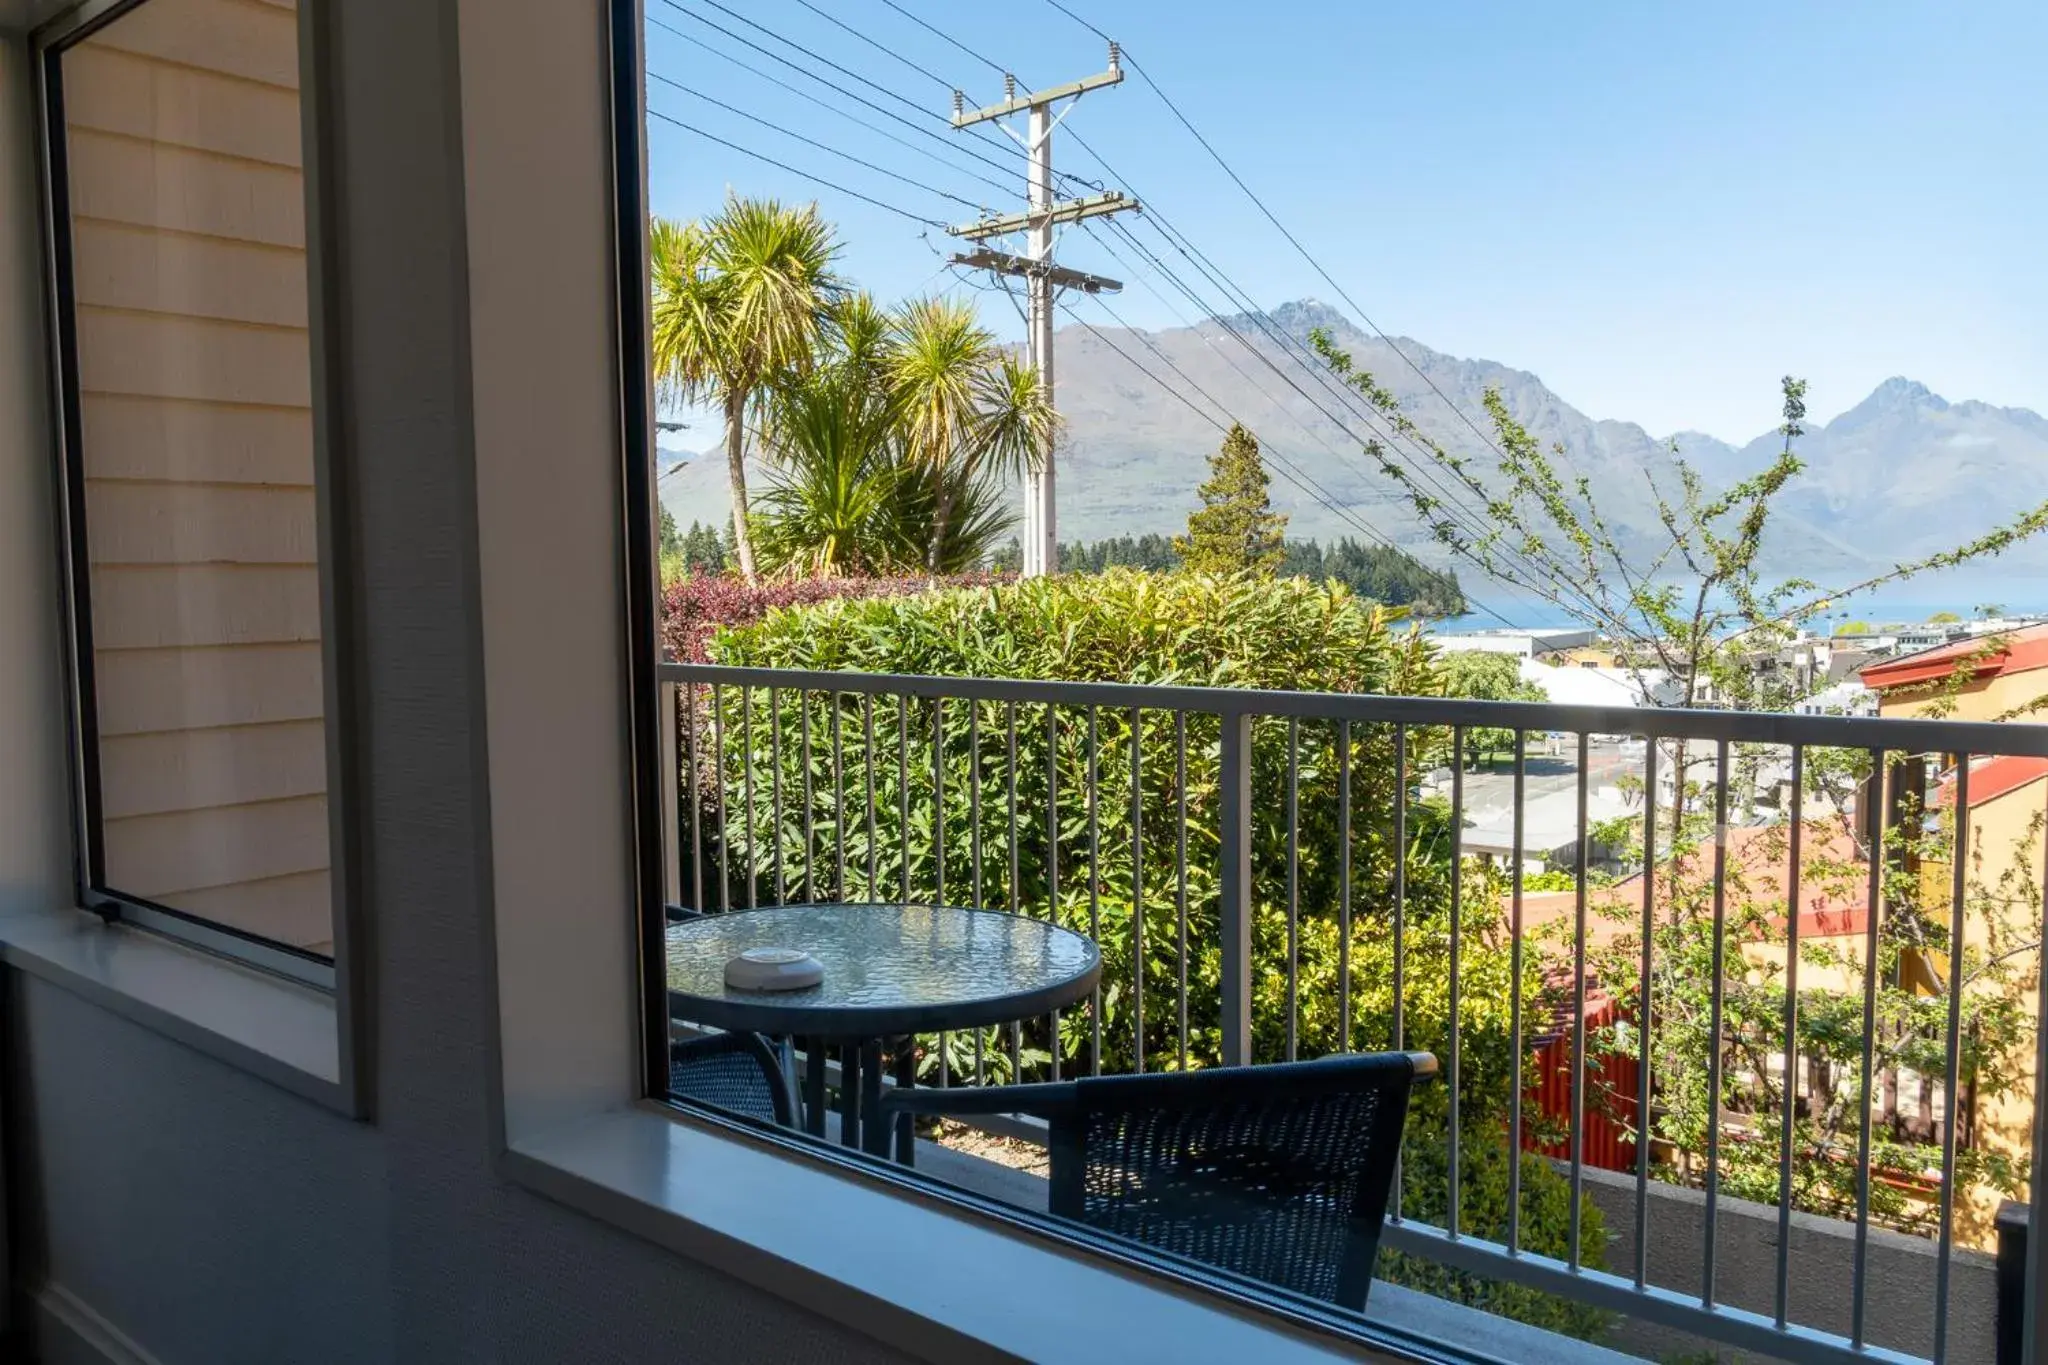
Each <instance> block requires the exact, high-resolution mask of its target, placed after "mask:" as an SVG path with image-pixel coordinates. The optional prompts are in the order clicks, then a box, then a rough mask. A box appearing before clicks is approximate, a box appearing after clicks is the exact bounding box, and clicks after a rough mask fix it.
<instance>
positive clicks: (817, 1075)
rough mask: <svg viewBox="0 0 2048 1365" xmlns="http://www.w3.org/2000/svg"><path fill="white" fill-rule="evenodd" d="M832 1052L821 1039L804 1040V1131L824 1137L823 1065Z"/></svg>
mask: <svg viewBox="0 0 2048 1365" xmlns="http://www.w3.org/2000/svg"><path fill="white" fill-rule="evenodd" d="M831 1055H832V1050H831V1049H830V1048H828V1047H826V1046H825V1040H824V1039H822V1038H806V1039H804V1113H803V1124H804V1131H805V1132H806V1133H809V1134H810V1135H811V1136H812V1137H820V1138H821V1137H823V1136H825V1063H826V1061H827V1060H828V1059H829V1058H830V1057H831Z"/></svg>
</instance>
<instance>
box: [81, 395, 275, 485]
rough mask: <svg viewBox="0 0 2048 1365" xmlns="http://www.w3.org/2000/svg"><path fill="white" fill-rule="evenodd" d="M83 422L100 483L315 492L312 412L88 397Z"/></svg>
mask: <svg viewBox="0 0 2048 1365" xmlns="http://www.w3.org/2000/svg"><path fill="white" fill-rule="evenodd" d="M79 416H80V418H81V425H82V426H83V427H84V436H85V439H84V442H83V444H84V447H85V449H84V451H83V452H82V453H83V454H84V456H85V461H86V467H87V472H88V473H89V475H90V476H91V477H93V478H95V479H158V480H171V481H176V482H190V483H244V484H267V485H288V486H290V487H294V488H311V487H312V486H313V413H312V410H311V409H310V408H230V407H222V406H220V405H219V404H216V403H190V402H183V401H179V400H176V399H168V398H145V397H138V396H135V395H132V394H108V393H88V394H82V395H80V397H79Z"/></svg>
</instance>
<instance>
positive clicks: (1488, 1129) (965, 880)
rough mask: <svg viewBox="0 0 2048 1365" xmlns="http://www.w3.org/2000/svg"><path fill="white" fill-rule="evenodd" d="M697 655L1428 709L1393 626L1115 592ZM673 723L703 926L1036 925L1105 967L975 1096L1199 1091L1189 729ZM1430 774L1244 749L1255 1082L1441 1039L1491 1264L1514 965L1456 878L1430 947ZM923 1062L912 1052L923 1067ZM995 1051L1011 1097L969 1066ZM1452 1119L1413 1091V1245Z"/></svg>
mask: <svg viewBox="0 0 2048 1365" xmlns="http://www.w3.org/2000/svg"><path fill="white" fill-rule="evenodd" d="M708 653H709V656H710V657H711V658H712V659H713V660H714V661H716V662H719V663H725V664H732V665H744V666H754V667H763V668H782V669H800V670H807V671H821V672H831V671H854V672H862V673H888V674H901V675H927V676H951V677H962V676H969V677H993V678H1024V679H1040V680H1050V681H1066V682H1134V683H1148V684H1178V685H1189V686H1197V687H1236V688H1258V689H1268V690H1276V689H1285V690H1304V691H1328V692H1354V693H1397V694H1410V695H1440V694H1441V693H1442V690H1443V685H1444V684H1443V675H1442V671H1441V670H1440V669H1439V668H1438V666H1437V664H1436V661H1435V658H1434V654H1433V651H1432V649H1431V648H1430V646H1429V645H1428V644H1427V642H1426V641H1425V640H1423V638H1422V637H1421V636H1420V634H1419V633H1417V632H1416V631H1414V630H1413V629H1410V628H1408V627H1407V626H1406V625H1405V624H1404V622H1403V620H1402V617H1401V613H1400V612H1399V611H1389V610H1387V609H1384V608H1381V607H1379V606H1376V605H1373V604H1371V603H1367V602H1363V601H1361V600H1360V599H1358V598H1357V597H1355V596H1353V595H1352V594H1351V593H1350V592H1349V591H1348V590H1347V589H1345V588H1343V587H1341V586H1338V585H1335V584H1312V583H1309V582H1307V581H1305V580H1301V579H1279V580H1267V579H1260V578H1257V577H1254V576H1250V575H1246V576H1239V577H1211V576H1205V575H1198V574H1190V573H1176V574H1167V575H1156V574H1147V573H1142V572H1137V571H1130V570H1114V571H1111V572H1108V573H1105V574H1102V575H1100V576H1090V577H1054V578H1036V579H1028V580H1022V581H1018V582H1014V583H996V584H989V585H984V586H976V587H954V588H947V589H941V590H937V591H927V592H919V593H915V594H905V593H902V592H895V593H889V594H872V595H867V596H853V595H826V594H820V595H819V597H818V598H817V599H813V600H808V601H800V602H795V603H793V604H790V605H776V606H773V607H771V608H769V609H767V610H764V611H762V612H760V613H758V615H757V617H756V619H754V620H752V621H751V623H748V624H737V625H729V626H727V627H725V628H723V629H720V630H719V631H718V632H717V633H716V635H715V636H714V637H713V638H712V640H711V641H710V643H709V649H708ZM686 705H687V714H686V716H685V721H686V724H685V725H684V727H683V729H684V732H685V733H686V734H688V735H691V736H693V737H694V739H693V741H692V742H693V744H694V746H695V747H694V748H693V750H692V755H691V756H692V757H693V759H695V760H696V761H697V762H698V766H699V770H700V782H701V783H702V786H703V792H704V797H703V799H702V801H701V802H700V807H699V812H698V819H697V821H696V822H695V831H694V833H693V834H692V835H690V836H689V837H688V838H687V840H686V842H687V843H688V844H689V846H690V847H691V848H693V849H697V850H699V851H700V854H701V858H702V861H701V862H700V863H699V864H698V870H697V875H699V876H701V877H702V878H703V884H704V886H705V888H706V890H705V893H704V894H705V899H706V901H707V902H708V903H709V904H710V905H711V906H712V907H713V908H719V907H723V906H727V905H745V904H749V903H768V902H770V901H773V900H775V899H777V898H779V899H781V900H782V901H785V902H802V901H852V902H862V901H899V900H911V901H917V900H937V901H945V902H949V903H954V904H979V905H987V906H992V907H999V908H1011V909H1015V910H1018V911H1020V912H1021V913H1025V914H1029V915H1033V916H1040V917H1048V916H1049V917H1050V918H1052V919H1053V920H1055V921H1056V922H1058V923H1060V924H1063V925H1066V926H1068V927H1070V928H1074V929H1077V930H1079V931H1081V932H1083V933H1087V934H1089V935H1090V936H1091V937H1092V938H1094V939H1095V941H1096V942H1097V944H1098V945H1100V947H1101V950H1102V956H1103V977H1102V980H1103V989H1102V992H1101V998H1100V1000H1099V1001H1096V1002H1090V1003H1089V1004H1087V1005H1084V1006H1081V1007H1077V1008H1075V1009H1072V1010H1069V1011H1067V1012H1066V1013H1065V1014H1064V1015H1063V1017H1062V1018H1061V1019H1060V1021H1059V1026H1058V1028H1057V1030H1055V1029H1054V1027H1053V1025H1052V1023H1051V1021H1049V1020H1044V1019H1040V1020H1034V1021H1027V1022H1026V1023H1025V1024H1024V1025H1023V1026H1022V1028H1020V1029H1018V1030H1016V1031H1015V1032H1014V1033H1012V1032H1010V1031H1008V1030H988V1031H987V1032H986V1033H985V1034H984V1035H983V1036H982V1037H981V1038H980V1039H969V1040H968V1041H969V1044H970V1046H971V1048H972V1055H978V1056H979V1057H980V1058H981V1059H982V1062H983V1070H984V1072H985V1073H986V1074H988V1075H989V1076H990V1078H992V1079H1010V1078H1011V1077H1012V1076H1022V1077H1023V1078H1025V1079H1033V1078H1042V1077H1043V1076H1044V1075H1045V1074H1046V1072H1047V1071H1048V1070H1049V1065H1048V1063H1049V1062H1050V1056H1049V1055H1048V1054H1052V1053H1057V1054H1058V1056H1059V1058H1060V1059H1061V1061H1062V1068H1063V1070H1064V1071H1065V1072H1066V1073H1067V1074H1072V1073H1073V1072H1074V1071H1076V1070H1084V1071H1085V1070H1088V1069H1090V1068H1093V1067H1098V1066H1099V1068H1100V1069H1101V1070H1103V1071H1108V1072H1116V1071H1129V1070H1134V1069H1137V1068H1138V1067H1139V1066H1140V1065H1141V1064H1142V1066H1143V1067H1144V1068H1145V1069H1148V1070H1159V1069H1173V1068H1179V1067H1190V1068H1192V1067H1204V1066H1214V1065H1217V1064H1218V1063H1219V1062H1220V1061H1221V1060H1222V1056H1221V1053H1222V1044H1221V1040H1222V1029H1221V1025H1222V1021H1221V1016H1220V1002H1221V998H1222V987H1221V978H1222V968H1223V961H1222V952H1221V948H1220V943H1221V925H1220V914H1219V910H1220V886H1219V879H1218V860H1217V854H1218V847H1217V846H1218V843H1219V829H1220V820H1221V807H1222V791H1221V771H1220V770H1221V732H1220V722H1219V720H1218V718H1217V717H1216V716H1215V715H1208V714H1203V713H1201V712H1199V711H1188V712H1180V713H1176V712H1171V711H1160V710H1149V709H1148V710H1139V711H1133V710H1131V709H1129V708H1124V707H1101V706H1089V705H1086V704H1070V703H1058V704H1050V703H1041V702H1025V703H1011V702H1001V701H976V700H969V699H962V698H949V699H939V698H935V697H932V696H929V695H924V696H898V695H890V696H886V697H865V696H862V695H860V694H854V693H840V692H797V691H793V690H789V689H776V690H773V691H770V690H768V689H763V688H759V687H756V688H750V689H745V690H742V689H737V688H732V687H724V688H718V689H707V688H701V687H700V688H698V689H695V690H694V691H692V692H690V693H688V694H687V702H686ZM1447 744H1448V735H1447V734H1446V733H1445V732H1443V731H1441V730H1437V729H1433V728H1430V727H1419V726H1411V727H1407V728H1406V729H1404V730H1400V731H1397V730H1396V728H1395V727H1393V726H1391V725H1385V724H1371V723H1366V722H1354V723H1350V724H1348V725H1339V724H1337V723H1335V722H1329V721H1322V720H1302V721H1290V720H1287V719H1284V718H1259V719H1257V720H1255V721H1254V722H1253V725H1252V751H1251V785H1252V800H1251V817H1252V871H1253V888H1252V890H1253V907H1252V993H1253V1039H1252V1051H1253V1057H1254V1059H1255V1060H1257V1061H1281V1060H1285V1059H1287V1058H1290V1057H1299V1058H1311V1057H1317V1056H1321V1055H1324V1054H1327V1053H1332V1052H1338V1051H1344V1050H1375V1049H1382V1048H1388V1047H1392V1046H1395V1045H1397V1043H1398V1045H1400V1046H1403V1047H1407V1048H1421V1049H1427V1050H1429V1051H1432V1052H1435V1053H1437V1054H1438V1056H1439V1057H1442V1058H1447V1057H1448V1055H1449V1051H1450V1047H1451V1035H1452V1032H1453V1030H1454V1028H1455V1032H1456V1036H1457V1046H1458V1049H1459V1062H1460V1065H1459V1068H1458V1074H1459V1090H1458V1095H1457V1103H1458V1105H1459V1120H1460V1127H1461V1130H1462V1132H1463V1135H1464V1140H1465V1145H1466V1148H1467V1149H1468V1150H1471V1149H1473V1148H1475V1147H1483V1146H1487V1145H1491V1146H1492V1147H1495V1148H1499V1149H1500V1150H1499V1151H1498V1152H1494V1153H1492V1154H1491V1157H1490V1158H1488V1157H1480V1156H1474V1157H1471V1158H1468V1159H1467V1160H1466V1161H1465V1163H1464V1164H1463V1166H1462V1168H1461V1173H1460V1179H1459V1190H1460V1209H1461V1222H1460V1226H1461V1230H1462V1231H1464V1232H1466V1233H1467V1234H1470V1235H1475V1236H1481V1237H1494V1238H1498V1237H1500V1236H1502V1235H1504V1232H1505V1208H1506V1200H1505V1176H1504V1174H1503V1172H1504V1170H1505V1160H1504V1156H1505V1152H1506V1150H1507V1148H1508V1146H1509V1144H1508V1142H1507V1137H1506V1135H1507V1114H1508V1108H1509V1104H1508V1101H1509V1086H1510V1084H1511V1077H1512V1056H1511V1052H1512V1047H1513V1039H1512V1034H1511V1032H1510V1027H1509V1000H1510V998H1511V996H1512V994H1513V991H1512V990H1511V974H1512V972H1513V971H1514V961H1513V957H1512V954H1511V943H1510V940H1509V937H1508V933H1507V926H1506V924H1505V919H1504V915H1503V913H1502V911H1501V908H1500V907H1501V903H1502V898H1501V896H1500V894H1499V888H1498V887H1496V886H1494V885H1492V882H1491V878H1490V877H1489V875H1488V874H1487V873H1486V872H1485V870H1484V868H1483V867H1482V866H1481V865H1480V864H1478V863H1477V862H1470V863H1468V865H1467V866H1466V868H1465V869H1464V884H1463V888H1462V892H1463V894H1462V895H1461V896H1459V897H1458V904H1457V906H1456V910H1455V919H1454V911H1453V904H1452V895H1451V882H1452V877H1451V871H1452V869H1451V860H1450V851H1451V848H1452V837H1451V823H1450V822H1451V816H1450V811H1449V809H1448V808H1447V806H1446V805H1445V803H1443V802H1441V801H1434V800H1424V799H1421V798H1420V797H1418V796H1417V795H1416V787H1415V784H1416V781H1417V780H1418V779H1419V777H1420V776H1421V774H1423V773H1425V772H1427V771H1428V770H1429V769H1430V767H1432V766H1433V765H1435V764H1436V763H1438V762H1440V761H1442V758H1443V756H1444V754H1445V752H1446V747H1447ZM1404 768H1405V774H1406V777H1405V781H1404V780H1402V779H1401V778H1399V777H1397V773H1399V772H1401V771H1402V770H1403V769H1404ZM1134 774H1135V777H1134ZM1397 811H1398V817H1399V818H1398V820H1397ZM1290 812H1292V813H1293V814H1292V818H1290ZM1347 814H1348V819H1349V826H1348V831H1347V830H1346V829H1345V828H1344V826H1343V824H1342V820H1343V818H1344V816H1345V815H1347ZM1290 829H1291V830H1292V831H1293V833H1294V835H1295V837H1294V838H1293V839H1292V840H1291V841H1290V838H1289V835H1290ZM1397 832H1398V838H1399V840H1400V842H1399V843H1398V844H1397V842H1396V840H1397ZM1347 833H1348V838H1347V837H1346V835H1347ZM1183 840H1184V841H1185V844H1184V845H1183ZM1183 846H1184V847H1185V853H1183ZM1397 861H1398V863H1399V876H1398V878H1397V875H1396V872H1397ZM1397 880H1398V882H1399V884H1400V887H1401V895H1400V897H1399V899H1398V900H1397V898H1396V894H1395V888H1396V883H1397ZM1454 924H1455V927H1456V934H1457V939H1458V965H1459V982H1458V1000H1457V1016H1456V1019H1455V1020H1453V1018H1452V1010H1451V1005H1452V999H1451V980H1450V963H1451V952H1450V949H1451V941H1452V934H1453V926H1454ZM1397 930H1398V933H1397ZM1397 945H1398V946H1397ZM1397 952H1398V953H1399V967H1398V971H1399V975H1400V980H1401V983H1402V989H1401V991H1400V995H1399V999H1398V1004H1397V999H1396V993H1395V989H1394V983H1395V979H1396V973H1397V967H1396V953H1397ZM1522 971H1523V973H1524V976H1523V980H1522V991H1523V996H1524V1000H1525V1003H1526V1004H1527V1006H1528V1010H1529V1011H1530V1014H1529V1017H1530V1018H1537V1017H1542V1015H1541V1013H1540V1011H1541V1009H1542V1008H1543V1006H1542V1005H1541V1004H1540V1003H1538V1002H1540V1001H1541V1000H1542V999H1543V986H1542V980H1541V974H1540V969H1539V965H1538V963H1537V961H1536V955H1535V954H1534V953H1530V954H1527V955H1526V960H1525V961H1524V962H1523V964H1522ZM1397 1009H1398V1019H1399V1022H1398V1028H1397V1023H1396V1019H1397ZM936 1043H937V1040H936V1039H933V1040H927V1042H926V1044H925V1046H926V1050H927V1053H928V1056H927V1059H926V1061H927V1065H928V1066H935V1065H936V1056H937V1050H936ZM954 1044H955V1046H954V1047H953V1049H952V1050H951V1051H949V1052H948V1054H947V1061H946V1065H947V1066H948V1067H950V1068H952V1069H954V1071H955V1074H958V1073H959V1071H960V1070H962V1069H964V1065H965V1064H966V1059H967V1058H968V1057H969V1055H970V1050H969V1049H967V1048H963V1047H962V1046H961V1045H960V1040H958V1039H955V1040H954ZM1019 1045H1021V1047H1022V1051H1023V1053H1024V1056H1023V1059H1022V1060H1023V1062H1024V1065H1023V1066H1021V1067H1016V1066H1013V1065H1010V1064H1008V1063H1007V1062H1005V1063H1004V1064H1002V1065H1000V1066H993V1067H992V1066H991V1065H990V1063H991V1062H993V1061H994V1060H995V1059H997V1058H998V1057H1007V1056H1008V1055H1009V1050H1010V1049H1012V1048H1014V1047H1017V1046H1019ZM1527 1045H1528V1040H1527V1039H1526V1038H1525V1040H1524V1046H1525V1047H1526V1046H1527ZM1041 1059H1043V1060H1041ZM1451 1103H1452V1096H1451V1094H1450V1092H1449V1089H1448V1087H1447V1085H1446V1084H1445V1082H1443V1081H1441V1080H1440V1081H1437V1082H1435V1083H1433V1084H1430V1085H1426V1086H1424V1087H1422V1088H1421V1089H1420V1090H1418V1091H1417V1094H1416V1098H1415V1102H1414V1105H1413V1108H1412V1112H1411V1116H1410V1121H1409V1132H1408V1147H1409V1149H1410V1151H1411V1152H1412V1154H1413V1159H1412V1160H1410V1161H1409V1162H1408V1163H1407V1165H1406V1167H1405V1170H1404V1177H1403V1202H1404V1214H1405V1215H1406V1216H1408V1217H1410V1218H1414V1219H1421V1220H1425V1221H1442V1220H1443V1218H1444V1217H1445V1216H1446V1214H1447V1211H1448V1203H1449V1201H1448V1196H1447V1189H1448V1170H1447V1168H1446V1163H1445V1162H1444V1161H1443V1159H1442V1152H1443V1151H1444V1148H1445V1144H1446V1139H1447V1136H1448V1132H1449V1127H1450V1106H1451ZM1432 1153H1435V1154H1436V1155H1435V1156H1434V1157H1432V1155H1431V1154H1432ZM1496 1186H1497V1187H1498V1188H1497V1189H1496V1188H1495V1187H1496ZM1569 1198H1570V1196H1569V1189H1568V1187H1567V1186H1565V1185H1564V1183H1563V1181H1562V1177H1560V1176H1559V1175H1558V1174H1557V1172H1556V1171H1555V1170H1554V1169H1552V1168H1551V1167H1550V1166H1549V1165H1548V1164H1547V1163H1545V1162H1543V1161H1541V1160H1533V1161H1531V1162H1528V1163H1526V1164H1525V1175H1524V1181H1523V1210H1522V1214H1523V1216H1522V1223H1521V1229H1522V1245H1523V1246H1524V1248H1526V1249H1527V1250H1530V1251H1533V1252H1539V1253H1542V1254H1547V1255H1557V1256H1562V1255H1563V1253H1564V1251H1565V1238H1566V1220H1565V1219H1564V1217H1563V1216H1562V1215H1561V1214H1560V1212H1559V1211H1560V1210H1563V1209H1566V1208H1567V1207H1568V1204H1569ZM1582 1216H1583V1218H1584V1220H1585V1224H1584V1225H1585V1229H1586V1231H1585V1237H1584V1244H1585V1247H1586V1256H1585V1262H1586V1264H1588V1265H1591V1266H1596V1267H1597V1266H1599V1265H1601V1264H1602V1263H1603V1257H1602V1254H1601V1251H1602V1245H1603V1234H1602V1232H1601V1229H1600V1223H1599V1215H1598V1211H1597V1210H1596V1209H1595V1208H1594V1207H1593V1206H1592V1205H1591V1204H1590V1202H1588V1203H1585V1204H1584V1206H1583V1215H1582ZM1384 1270H1385V1273H1387V1274H1389V1275H1390V1276H1392V1277H1396V1278H1406V1279H1411V1280H1413V1281H1415V1282H1418V1283H1420V1282H1422V1281H1423V1280H1425V1279H1426V1281H1427V1287H1429V1288H1430V1289H1431V1290H1432V1291H1433V1292H1439V1293H1445V1294H1448V1295H1449V1296H1450V1297H1453V1298H1461V1299H1463V1300H1465V1301H1468V1302H1475V1303H1485V1304H1487V1305H1489V1306H1493V1307H1495V1308H1497V1309H1498V1310H1499V1311H1502V1312H1507V1313H1510V1314H1512V1315H1514V1316H1517V1317H1523V1318H1526V1319H1528V1320H1531V1321H1540V1322H1542V1323H1543V1325H1545V1326H1551V1327H1556V1328H1558V1329H1560V1330H1570V1331H1576V1332H1579V1333H1580V1334H1582V1335H1592V1334H1594V1333H1595V1332H1597V1330H1598V1329H1599V1326H1600V1322H1601V1319H1600V1318H1599V1317H1598V1315H1592V1314H1585V1313H1581V1312H1579V1311H1578V1310H1575V1309H1573V1308H1571V1306H1570V1305H1567V1304H1563V1303H1561V1302H1560V1301H1557V1300H1554V1299H1551V1298H1549V1297H1548V1296H1544V1295H1541V1294H1534V1293H1530V1292H1528V1291H1523V1290H1517V1289H1513V1288H1511V1287H1508V1286H1502V1285H1498V1284H1494V1283H1492V1282H1489V1281H1485V1280H1482V1279H1480V1278H1478V1277H1474V1276H1471V1275H1468V1274H1465V1273H1463V1272H1457V1271H1450V1270H1446V1269H1444V1268H1442V1267H1437V1266H1433V1265H1432V1266H1424V1265H1423V1264H1422V1263H1418V1262H1413V1261H1410V1260H1407V1259H1404V1258H1400V1257H1395V1256H1392V1255H1389V1257H1388V1259H1387V1261H1386V1262H1385V1263H1384Z"/></svg>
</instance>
